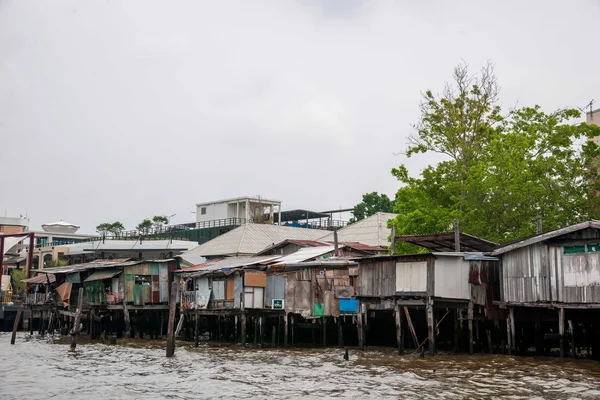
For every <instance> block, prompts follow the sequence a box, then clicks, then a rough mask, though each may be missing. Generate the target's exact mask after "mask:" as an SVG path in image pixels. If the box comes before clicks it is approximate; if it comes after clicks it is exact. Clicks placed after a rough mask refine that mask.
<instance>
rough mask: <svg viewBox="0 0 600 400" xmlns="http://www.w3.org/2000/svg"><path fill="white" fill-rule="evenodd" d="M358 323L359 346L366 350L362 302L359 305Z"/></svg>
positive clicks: (360, 348)
mask: <svg viewBox="0 0 600 400" xmlns="http://www.w3.org/2000/svg"><path fill="white" fill-rule="evenodd" d="M356 317H357V318H356V319H357V321H356V325H357V328H358V348H359V350H364V349H365V336H364V335H365V327H364V325H363V318H362V310H361V304H360V303H359V305H358V314H356Z"/></svg>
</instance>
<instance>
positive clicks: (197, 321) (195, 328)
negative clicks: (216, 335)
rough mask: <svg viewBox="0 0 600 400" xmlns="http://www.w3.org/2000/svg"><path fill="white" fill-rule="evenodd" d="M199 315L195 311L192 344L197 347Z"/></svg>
mask: <svg viewBox="0 0 600 400" xmlns="http://www.w3.org/2000/svg"><path fill="white" fill-rule="evenodd" d="M199 330H200V316H199V315H198V311H196V315H195V318H194V344H195V345H196V347H198V342H199V341H200V337H199V336H200V332H199Z"/></svg>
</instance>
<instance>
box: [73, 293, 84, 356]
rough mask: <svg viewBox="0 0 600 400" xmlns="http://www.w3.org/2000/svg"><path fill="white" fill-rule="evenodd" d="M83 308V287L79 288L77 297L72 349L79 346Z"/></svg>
mask: <svg viewBox="0 0 600 400" xmlns="http://www.w3.org/2000/svg"><path fill="white" fill-rule="evenodd" d="M82 308H83V288H82V287H80V288H79V297H77V310H76V311H75V323H74V324H73V333H72V335H73V336H71V350H75V348H76V347H77V338H78V337H79V331H80V330H81V329H80V327H79V325H80V323H81V310H82Z"/></svg>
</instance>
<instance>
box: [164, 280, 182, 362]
mask: <svg viewBox="0 0 600 400" xmlns="http://www.w3.org/2000/svg"><path fill="white" fill-rule="evenodd" d="M178 296H179V282H177V281H173V284H172V286H171V300H170V303H169V306H170V307H169V321H168V324H167V357H173V355H174V354H175V334H174V333H175V332H173V329H174V327H175V312H176V309H177V297H178Z"/></svg>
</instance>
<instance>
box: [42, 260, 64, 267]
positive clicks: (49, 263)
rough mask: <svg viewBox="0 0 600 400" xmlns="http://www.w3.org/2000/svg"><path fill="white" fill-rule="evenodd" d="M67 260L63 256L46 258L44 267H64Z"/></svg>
mask: <svg viewBox="0 0 600 400" xmlns="http://www.w3.org/2000/svg"><path fill="white" fill-rule="evenodd" d="M68 264H69V262H68V261H67V260H65V259H64V258H57V259H56V260H48V261H46V262H44V268H54V267H64V266H65V265H68Z"/></svg>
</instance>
